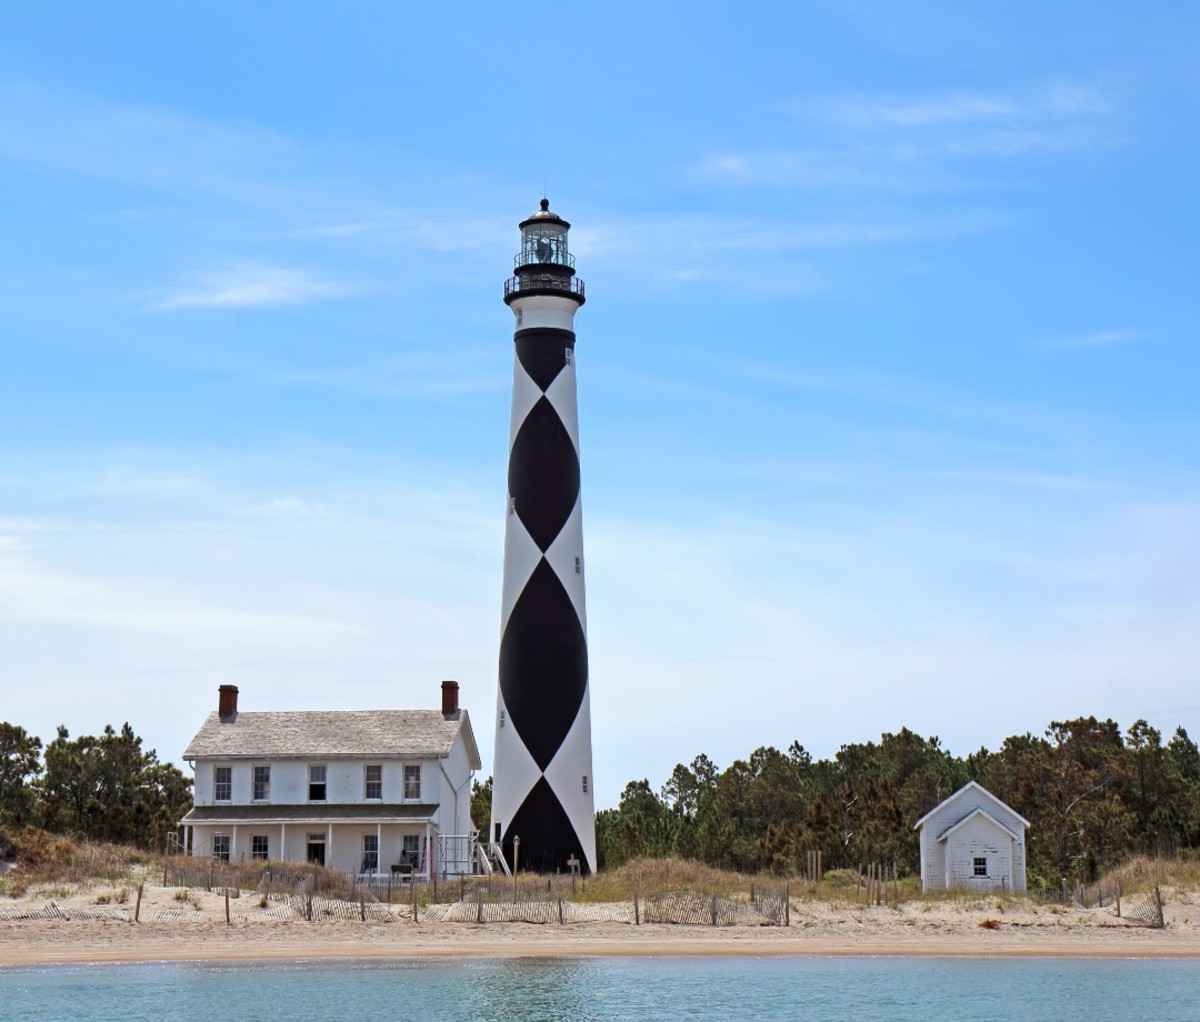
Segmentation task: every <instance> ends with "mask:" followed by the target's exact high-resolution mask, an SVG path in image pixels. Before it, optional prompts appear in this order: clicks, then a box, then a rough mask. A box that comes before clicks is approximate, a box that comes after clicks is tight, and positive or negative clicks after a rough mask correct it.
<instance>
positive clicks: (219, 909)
mask: <svg viewBox="0 0 1200 1022" xmlns="http://www.w3.org/2000/svg"><path fill="white" fill-rule="evenodd" d="M53 894H54V896H53V897H49V896H47V895H46V892H32V893H31V894H30V895H27V896H26V897H24V898H21V899H5V900H4V901H2V902H0V965H22V964H26V965H27V964H49V963H65V962H122V961H125V962H127V961H168V960H169V961H186V960H233V959H244V960H254V959H296V958H450V957H457V958H476V957H554V956H557V957H584V956H604V955H617V956H620V955H652V956H672V955H750V956H767V955H772V956H775V955H829V956H845V955H911V956H928V955H937V956H988V955H992V956H1006V957H1007V956H1064V957H1138V958H1148V957H1154V958H1197V959H1200V899H1197V898H1195V897H1194V896H1192V895H1190V894H1187V893H1182V894H1174V893H1173V894H1172V895H1171V896H1170V897H1169V898H1168V900H1167V905H1166V911H1165V916H1166V922H1167V925H1166V928H1165V929H1147V928H1144V927H1141V926H1137V925H1134V924H1132V923H1131V922H1130V921H1129V920H1128V919H1126V918H1120V917H1118V916H1117V914H1116V910H1115V907H1108V908H1103V909H1086V910H1085V909H1079V908H1067V907H1063V906H1058V905H1037V904H1034V903H1032V902H1029V901H1025V900H1020V899H1005V900H1003V901H1001V900H990V901H989V900H986V899H976V900H974V901H955V900H946V901H933V902H929V901H915V902H909V903H905V904H902V905H901V906H900V907H899V908H888V907H883V906H871V907H868V906H865V905H854V904H844V905H828V904H825V903H822V902H813V903H810V902H804V901H798V902H797V903H796V904H795V907H794V909H793V911H792V914H791V925H790V926H787V927H778V926H692V925H688V926H681V925H669V924H648V925H647V924H643V925H633V924H632V922H588V923H574V924H570V923H569V924H566V925H559V924H554V923H549V924H529V923H486V924H483V925H479V924H477V923H463V922H450V921H446V920H444V919H439V918H438V917H439V915H440V914H444V912H445V909H444V908H443V909H430V910H428V911H427V912H425V913H423V914H422V917H421V919H420V921H419V922H416V923H414V922H412V920H411V918H400V919H396V920H388V921H384V920H381V919H374V920H372V919H368V920H367V921H365V922H362V921H359V920H358V919H354V920H345V919H340V920H339V919H321V920H317V921H312V922H309V921H306V920H303V919H296V918H282V917H281V913H280V911H279V910H273V909H272V907H271V906H264V905H262V904H261V903H260V902H259V900H258V899H257V898H256V897H254V896H251V895H243V896H242V897H240V898H236V899H233V900H232V901H231V902H230V906H231V908H230V920H231V921H230V922H229V923H226V921H225V899H224V897H223V896H222V895H220V894H217V893H206V892H203V891H184V890H182V889H177V888H163V887H154V886H150V885H147V887H146V888H145V891H144V896H143V900H142V905H141V909H140V913H139V915H140V920H141V921H140V922H136V923H135V922H134V921H133V913H134V896H135V892H128V891H126V892H125V894H124V895H123V898H124V900H123V901H120V902H118V901H117V898H118V897H122V895H120V892H116V891H114V892H111V894H109V893H105V892H103V891H102V890H97V889H95V888H93V889H90V890H87V891H77V892H72V891H67V890H61V889H60V890H56V891H54V892H53ZM105 898H108V901H107V902H105V901H104V899H105ZM985 921H990V922H989V925H988V926H983V925H981V924H982V923H984V922H985Z"/></svg>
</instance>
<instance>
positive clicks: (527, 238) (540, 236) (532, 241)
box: [520, 223, 571, 266]
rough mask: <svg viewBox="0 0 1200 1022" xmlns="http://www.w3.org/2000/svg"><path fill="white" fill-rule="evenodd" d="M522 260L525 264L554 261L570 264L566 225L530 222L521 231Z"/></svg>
mask: <svg viewBox="0 0 1200 1022" xmlns="http://www.w3.org/2000/svg"><path fill="white" fill-rule="evenodd" d="M520 261H521V263H522V264H523V265H529V264H530V263H554V264H557V265H559V266H570V265H571V256H570V253H568V251H567V229H566V227H564V226H563V225H562V224H555V223H533V224H529V225H528V226H527V227H525V228H524V229H523V230H522V231H521V256H520Z"/></svg>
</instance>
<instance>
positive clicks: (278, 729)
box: [183, 710, 481, 770]
mask: <svg viewBox="0 0 1200 1022" xmlns="http://www.w3.org/2000/svg"><path fill="white" fill-rule="evenodd" d="M460 731H462V733H463V739H464V741H465V742H466V746H467V755H468V756H469V757H470V759H471V765H472V769H474V770H478V769H479V768H480V766H481V763H480V759H479V747H478V746H477V745H476V744H475V734H474V732H473V731H472V730H471V721H470V718H469V717H468V716H467V712H466V710H459V711H457V712H455V713H454V714H451V715H444V714H442V713H441V711H439V710H286V711H266V712H242V713H234V714H233V715H231V716H230V717H226V718H224V719H222V718H221V716H220V715H219V714H217V713H210V714H209V715H208V717H207V718H206V719H205V721H204V723H203V724H202V725H201V726H200V730H199V731H197V732H196V737H195V738H193V739H192V740H191V742H189V743H188V747H187V748H186V749H185V750H184V753H183V757H184V759H200V758H221V759H268V758H270V759H279V758H285V757H291V756H296V757H304V758H310V759H311V758H317V757H320V758H332V757H336V756H351V757H367V756H412V757H427V756H439V757H440V756H445V755H448V754H449V752H450V748H451V746H452V745H453V744H454V738H455V736H456V735H457V734H458V733H459V732H460Z"/></svg>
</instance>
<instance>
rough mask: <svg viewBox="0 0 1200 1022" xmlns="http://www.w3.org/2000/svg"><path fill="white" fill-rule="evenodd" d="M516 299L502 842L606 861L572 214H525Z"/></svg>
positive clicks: (497, 810)
mask: <svg viewBox="0 0 1200 1022" xmlns="http://www.w3.org/2000/svg"><path fill="white" fill-rule="evenodd" d="M519 226H520V230H521V251H520V252H519V253H518V254H517V256H516V258H515V260H514V263H515V269H514V273H513V276H512V277H510V278H509V279H508V280H507V281H506V282H505V284H504V301H505V302H506V303H507V305H508V307H509V308H510V309H511V310H512V313H513V317H514V319H515V321H516V322H515V324H514V333H513V345H514V347H515V349H516V350H515V357H514V360H513V389H512V422H511V431H510V433H509V446H508V505H507V513H506V515H505V529H504V585H503V594H502V598H501V611H500V684H499V693H498V698H497V703H496V758H495V764H494V768H493V773H492V820H491V824H492V826H491V834H490V837H491V839H492V841H494V842H497V843H499V844H500V845H501V847H502V849H503V852H504V857H505V858H506V859H507V860H508V862H509V863H510V865H511V864H512V863H513V862H514V859H515V858H516V856H514V845H519V865H520V868H522V869H531V870H540V871H545V872H550V871H554V870H563V871H565V870H567V868H568V866H569V865H570V864H572V860H577V861H578V864H579V868H580V869H581V870H583V871H584V872H591V871H593V870H595V868H596V823H595V802H594V800H593V791H594V784H593V778H592V725H591V713H590V710H589V699H588V652H587V613H586V608H585V605H584V589H583V577H584V573H583V514H582V508H581V504H580V487H579V479H580V472H579V415H578V411H577V406H576V393H575V313H576V311H578V309H579V307H580V306H581V305H582V304H583V302H584V286H583V281H582V280H580V279H579V278H578V277H577V276H575V259H574V258H573V257H572V255H571V253H570V251H569V249H568V246H567V232H568V231H569V230H570V228H571V225H570V224H569V223H567V221H565V220H564V219H563V218H562V217H560V216H558V215H557V214H555V213H552V212H551V211H550V203H549V202H548V201H547V200H546V199H542V201H541V208H540V209H539V210H538V211H537V212H536V213H534V214H533V215H532V216H530V217H529V218H527V219H525V220H522V221H521V223H520V225H519Z"/></svg>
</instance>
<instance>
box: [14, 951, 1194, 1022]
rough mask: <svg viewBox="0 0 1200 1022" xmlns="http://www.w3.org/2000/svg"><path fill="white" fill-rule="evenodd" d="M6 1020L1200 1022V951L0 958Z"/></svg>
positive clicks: (48, 1021) (205, 1021) (101, 1021)
mask: <svg viewBox="0 0 1200 1022" xmlns="http://www.w3.org/2000/svg"><path fill="white" fill-rule="evenodd" d="M0 1019H3V1020H6V1022H7V1020H9V1019H13V1020H17V1019H20V1020H38V1022H41V1020H46V1022H57V1020H60V1019H61V1020H64V1022H67V1020H69V1022H80V1020H96V1022H103V1020H109V1019H112V1020H120V1022H142V1020H147V1022H149V1020H154V1022H164V1020H167V1022H169V1020H175V1019H178V1020H181V1022H182V1020H187V1022H208V1020H234V1022H275V1020H280V1022H283V1020H287V1022H297V1020H303V1022H320V1020H332V1019H353V1020H355V1022H360V1020H363V1019H370V1020H372V1022H376V1020H379V1022H383V1020H392V1019H403V1020H419V1022H467V1020H469V1022H492V1020H495V1022H513V1020H520V1022H610V1020H612V1022H615V1020H623V1022H645V1020H659V1019H662V1020H668V1019H669V1020H672V1022H676V1020H680V1022H716V1020H722V1022H724V1020H738V1022H756V1020H770V1022H783V1020H809V1019H811V1020H814V1022H817V1020H819V1022H857V1020H872V1022H874V1020H886V1022H938V1020H954V1022H958V1020H962V1019H1003V1020H1005V1022H1026V1020H1039V1022H1040V1020H1056V1022H1057V1020H1073V1019H1086V1020H1088V1022H1122V1020H1126V1019H1128V1020H1134V1019H1136V1020H1138V1022H1185V1020H1186V1022H1196V1020H1197V1019H1200V962H1195V961H1164V960H1144V959H1143V960H1134V959H1052V958H1025V959H987V958H982V959H980V958H974V959H957V958H940V959H939V958H808V957H796V958H583V959H517V960H494V959H490V960H466V961H440V960H439V961H429V960H411V961H389V962H379V961H361V960H360V961H350V960H341V961H311V962H309V961H297V962H284V963H280V962H272V963H237V964H231V963H201V962H196V963H149V964H144V963H139V964H128V965H112V964H105V965H59V966H37V967H10V968H0Z"/></svg>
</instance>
